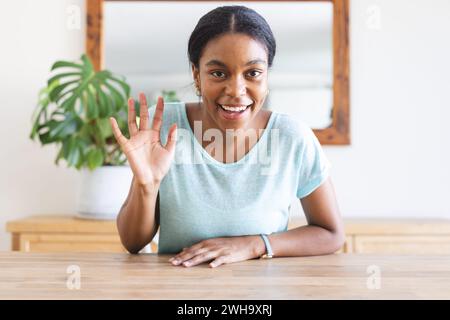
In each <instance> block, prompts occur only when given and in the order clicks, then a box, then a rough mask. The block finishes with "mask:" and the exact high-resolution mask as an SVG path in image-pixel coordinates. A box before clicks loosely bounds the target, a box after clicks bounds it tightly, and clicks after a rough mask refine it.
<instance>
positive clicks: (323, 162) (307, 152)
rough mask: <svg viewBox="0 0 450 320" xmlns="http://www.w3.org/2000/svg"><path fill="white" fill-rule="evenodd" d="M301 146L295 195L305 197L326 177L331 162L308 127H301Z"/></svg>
mask: <svg viewBox="0 0 450 320" xmlns="http://www.w3.org/2000/svg"><path fill="white" fill-rule="evenodd" d="M301 132H302V134H303V140H302V146H301V147H300V148H299V149H300V155H299V159H300V161H299V167H298V185H297V197H298V198H299V199H301V198H304V197H306V196H307V195H309V194H310V193H312V192H313V191H314V190H316V189H317V188H318V187H319V186H320V185H321V184H322V183H323V182H324V181H325V180H326V179H327V177H328V175H329V171H330V168H331V164H330V162H329V161H328V159H327V157H326V156H325V153H324V152H323V149H322V146H321V145H320V142H319V140H318V139H317V137H316V136H315V134H314V132H313V131H312V130H311V129H310V128H309V127H306V126H305V127H303V128H302V130H301Z"/></svg>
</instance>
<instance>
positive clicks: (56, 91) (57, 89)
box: [49, 80, 78, 101]
mask: <svg viewBox="0 0 450 320" xmlns="http://www.w3.org/2000/svg"><path fill="white" fill-rule="evenodd" d="M77 82H78V80H73V81H69V82H65V83H63V84H60V85H58V86H56V87H55V88H54V89H53V90H52V91H50V94H49V96H50V100H51V101H55V98H56V97H57V96H58V95H59V94H61V91H63V90H64V89H65V88H66V87H67V86H69V85H71V84H74V83H77ZM73 89H75V88H72V90H73ZM69 91H71V90H69Z"/></svg>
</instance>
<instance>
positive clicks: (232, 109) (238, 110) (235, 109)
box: [219, 104, 250, 112]
mask: <svg viewBox="0 0 450 320" xmlns="http://www.w3.org/2000/svg"><path fill="white" fill-rule="evenodd" d="M219 106H220V107H221V108H222V109H224V110H226V111H230V112H241V111H244V110H245V109H247V107H249V106H250V105H248V106H241V107H230V106H227V105H222V104H219Z"/></svg>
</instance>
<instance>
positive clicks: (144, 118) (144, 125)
mask: <svg viewBox="0 0 450 320" xmlns="http://www.w3.org/2000/svg"><path fill="white" fill-rule="evenodd" d="M139 103H140V106H141V107H140V109H141V110H140V111H141V112H140V118H141V120H140V122H139V130H147V129H148V122H149V121H148V106H147V99H146V98H145V94H143V93H142V92H141V93H139Z"/></svg>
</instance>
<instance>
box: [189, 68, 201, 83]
mask: <svg viewBox="0 0 450 320" xmlns="http://www.w3.org/2000/svg"><path fill="white" fill-rule="evenodd" d="M191 68H192V77H193V78H194V81H195V83H199V82H200V71H199V70H198V69H197V68H196V67H195V65H194V64H191Z"/></svg>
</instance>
